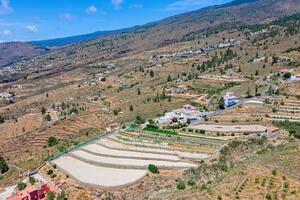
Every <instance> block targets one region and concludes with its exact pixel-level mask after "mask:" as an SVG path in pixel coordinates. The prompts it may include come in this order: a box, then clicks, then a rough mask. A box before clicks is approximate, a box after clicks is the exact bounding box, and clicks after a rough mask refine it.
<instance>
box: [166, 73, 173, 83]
mask: <svg viewBox="0 0 300 200" xmlns="http://www.w3.org/2000/svg"><path fill="white" fill-rule="evenodd" d="M167 81H168V82H171V81H172V77H171V75H170V74H169V76H168V79H167Z"/></svg>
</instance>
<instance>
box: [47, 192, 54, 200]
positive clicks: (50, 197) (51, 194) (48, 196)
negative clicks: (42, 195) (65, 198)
mask: <svg viewBox="0 0 300 200" xmlns="http://www.w3.org/2000/svg"><path fill="white" fill-rule="evenodd" d="M54 199H55V194H54V193H53V192H48V194H47V200H54Z"/></svg>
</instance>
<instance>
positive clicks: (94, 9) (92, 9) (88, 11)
mask: <svg viewBox="0 0 300 200" xmlns="http://www.w3.org/2000/svg"><path fill="white" fill-rule="evenodd" d="M85 12H86V13H87V14H93V13H95V12H97V8H96V6H90V7H88V8H87V9H86V10H85Z"/></svg>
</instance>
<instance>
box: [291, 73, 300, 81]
mask: <svg viewBox="0 0 300 200" xmlns="http://www.w3.org/2000/svg"><path fill="white" fill-rule="evenodd" d="M291 81H300V74H297V75H293V76H291Z"/></svg>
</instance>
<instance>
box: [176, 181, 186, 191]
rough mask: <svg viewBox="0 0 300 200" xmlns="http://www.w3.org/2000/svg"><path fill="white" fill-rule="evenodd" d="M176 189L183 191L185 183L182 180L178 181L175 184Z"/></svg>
mask: <svg viewBox="0 0 300 200" xmlns="http://www.w3.org/2000/svg"><path fill="white" fill-rule="evenodd" d="M176 187H177V189H178V190H184V189H185V183H184V182H183V181H182V180H179V181H178V182H177V186H176Z"/></svg>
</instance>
